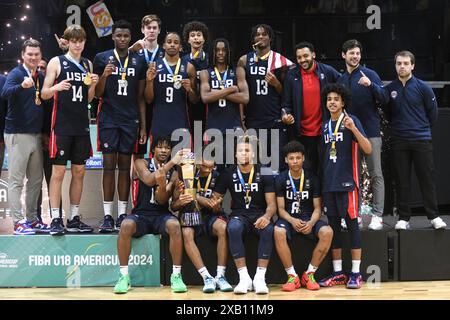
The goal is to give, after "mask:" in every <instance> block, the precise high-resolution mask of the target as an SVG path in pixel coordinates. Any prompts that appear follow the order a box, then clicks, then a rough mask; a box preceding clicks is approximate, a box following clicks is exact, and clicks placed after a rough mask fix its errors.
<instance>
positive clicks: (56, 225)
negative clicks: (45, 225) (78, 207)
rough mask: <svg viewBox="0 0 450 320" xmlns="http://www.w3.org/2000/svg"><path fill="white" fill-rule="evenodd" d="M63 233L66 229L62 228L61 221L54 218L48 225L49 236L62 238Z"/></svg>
mask: <svg viewBox="0 0 450 320" xmlns="http://www.w3.org/2000/svg"><path fill="white" fill-rule="evenodd" d="M64 233H66V229H65V228H64V224H63V219H61V218H54V219H53V220H52V223H51V224H50V234H51V235H52V236H62V235H63V234H64Z"/></svg>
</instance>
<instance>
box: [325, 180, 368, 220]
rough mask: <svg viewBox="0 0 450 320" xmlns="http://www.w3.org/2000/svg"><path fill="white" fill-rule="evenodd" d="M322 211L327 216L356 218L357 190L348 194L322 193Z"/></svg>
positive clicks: (357, 205)
mask: <svg viewBox="0 0 450 320" xmlns="http://www.w3.org/2000/svg"><path fill="white" fill-rule="evenodd" d="M322 197H323V198H322V199H323V211H324V212H325V214H326V215H327V216H331V217H340V218H346V217H347V216H349V217H350V219H356V218H358V209H359V203H358V189H357V188H356V187H355V189H353V191H348V192H345V191H344V192H324V193H323V196H322Z"/></svg>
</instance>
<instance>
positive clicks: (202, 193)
mask: <svg viewBox="0 0 450 320" xmlns="http://www.w3.org/2000/svg"><path fill="white" fill-rule="evenodd" d="M211 175H212V176H211V181H210V183H209V186H208V188H207V189H206V190H205V188H206V183H207V182H208V176H206V177H200V176H199V175H198V173H197V176H196V177H195V179H194V187H195V188H197V195H199V196H202V197H205V198H208V199H210V198H211V197H212V195H213V192H214V191H215V189H216V185H217V182H218V179H219V172H218V171H217V170H213V171H212V172H211ZM199 182H200V184H199ZM202 213H203V214H209V215H211V214H216V213H214V212H212V211H211V210H209V209H206V208H202Z"/></svg>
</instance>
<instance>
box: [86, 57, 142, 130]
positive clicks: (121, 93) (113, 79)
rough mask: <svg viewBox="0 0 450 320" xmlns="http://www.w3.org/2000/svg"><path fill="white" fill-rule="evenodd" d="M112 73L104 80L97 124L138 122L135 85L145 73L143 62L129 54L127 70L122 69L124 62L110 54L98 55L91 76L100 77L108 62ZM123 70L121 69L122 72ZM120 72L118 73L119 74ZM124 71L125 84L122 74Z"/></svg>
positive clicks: (136, 88) (137, 86)
mask: <svg viewBox="0 0 450 320" xmlns="http://www.w3.org/2000/svg"><path fill="white" fill-rule="evenodd" d="M110 59H111V61H112V63H113V64H114V65H115V66H116V70H115V71H114V72H113V73H112V74H111V75H110V76H109V77H108V78H107V79H106V84H105V91H104V93H103V97H101V98H102V100H101V105H100V106H99V111H98V112H99V121H100V122H112V123H115V124H120V123H123V122H128V123H129V122H137V121H139V106H138V96H137V94H138V89H139V81H140V80H144V79H145V77H146V72H147V65H146V63H145V60H144V59H143V58H141V57H140V56H139V55H138V54H137V53H135V52H130V53H129V56H128V66H127V68H126V69H125V60H126V57H125V58H120V62H119V61H117V57H116V56H115V55H114V50H108V51H105V52H101V53H98V54H97V55H96V56H95V59H94V73H96V74H98V75H101V74H103V72H104V70H105V67H106V65H107V64H108V63H109V61H110ZM122 68H123V69H122ZM121 69H122V70H121ZM123 71H125V81H126V82H125V84H126V85H124V82H123V81H122V73H123Z"/></svg>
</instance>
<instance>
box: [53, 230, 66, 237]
mask: <svg viewBox="0 0 450 320" xmlns="http://www.w3.org/2000/svg"><path fill="white" fill-rule="evenodd" d="M49 233H50V235H51V236H63V235H64V234H65V232H64V231H61V232H59V231H58V232H51V231H50V232H49Z"/></svg>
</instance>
